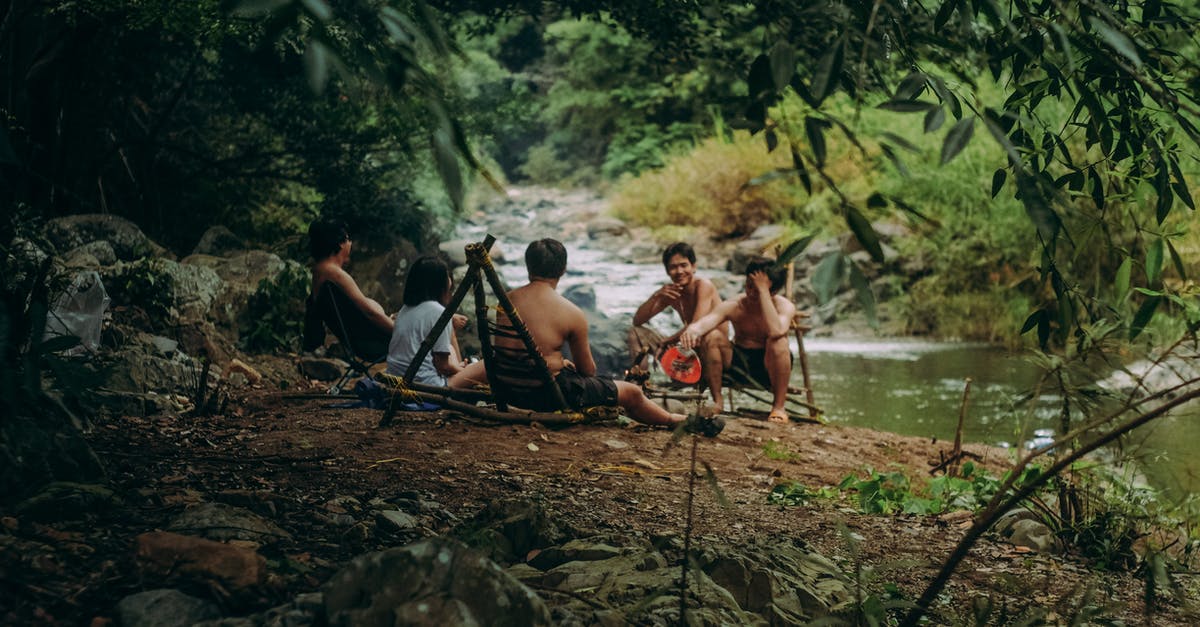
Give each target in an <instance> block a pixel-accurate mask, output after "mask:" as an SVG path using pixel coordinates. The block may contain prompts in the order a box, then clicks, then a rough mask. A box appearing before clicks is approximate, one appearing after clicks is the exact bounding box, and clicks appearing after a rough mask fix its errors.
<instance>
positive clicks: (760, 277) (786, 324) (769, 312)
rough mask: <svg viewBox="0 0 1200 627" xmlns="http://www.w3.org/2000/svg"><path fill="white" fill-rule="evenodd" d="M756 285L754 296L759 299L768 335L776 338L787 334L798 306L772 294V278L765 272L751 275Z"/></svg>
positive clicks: (751, 280)
mask: <svg viewBox="0 0 1200 627" xmlns="http://www.w3.org/2000/svg"><path fill="white" fill-rule="evenodd" d="M750 282H751V283H752V284H753V285H754V288H755V289H754V292H755V293H754V296H753V298H757V299H758V304H759V309H760V310H761V311H762V315H763V323H764V325H765V326H766V327H767V337H768V338H770V339H774V338H777V337H783V336H785V335H787V333H788V329H789V328H790V327H791V324H792V316H794V315H795V314H796V306H795V305H793V304H792V302H791V301H789V300H788V299H786V298H784V297H782V296H779V297H776V296H775V295H772V294H771V279H769V278H767V275H766V273H765V272H754V273H752V274H751V275H750Z"/></svg>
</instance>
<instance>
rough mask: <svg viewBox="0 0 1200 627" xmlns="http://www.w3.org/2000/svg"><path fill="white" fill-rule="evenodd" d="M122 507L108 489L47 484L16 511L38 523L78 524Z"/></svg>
mask: <svg viewBox="0 0 1200 627" xmlns="http://www.w3.org/2000/svg"><path fill="white" fill-rule="evenodd" d="M120 506H121V499H119V498H117V495H116V494H115V493H113V491H112V490H111V489H109V488H108V487H107V486H103V485H99V484H95V483H75V482H71V481H58V482H54V483H50V484H47V485H46V486H45V487H43V488H42V489H41V491H39V492H38V493H37V494H35V495H33V496H31V497H29V498H27V499H25V500H24V501H22V502H21V503H20V504H18V505H17V506H16V508H14V510H13V511H14V512H15V513H16V514H18V515H20V516H22V517H25V518H29V519H31V520H35V521H52V520H79V519H81V518H84V517H86V516H88V515H91V514H103V513H106V512H110V511H112V510H115V509H117V508H119V507H120Z"/></svg>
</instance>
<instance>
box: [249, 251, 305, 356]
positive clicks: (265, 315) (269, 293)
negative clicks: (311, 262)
mask: <svg viewBox="0 0 1200 627" xmlns="http://www.w3.org/2000/svg"><path fill="white" fill-rule="evenodd" d="M310 283H311V278H310V277H309V273H308V270H307V269H305V268H304V266H301V265H300V264H294V263H293V264H288V265H287V267H285V268H284V269H283V271H282V272H280V273H279V274H278V275H277V276H275V277H274V278H270V279H263V280H262V281H260V282H259V284H258V289H257V290H256V291H255V292H254V294H253V295H252V296H251V297H250V301H249V303H247V305H246V313H245V318H244V321H243V323H242V324H241V331H240V333H239V337H240V339H241V343H242V347H243V348H244V349H245V350H246V351H250V352H260V353H265V352H273V351H280V350H285V351H296V350H298V349H299V347H300V338H301V336H302V335H303V334H304V311H305V299H306V298H307V297H308V289H309V286H310Z"/></svg>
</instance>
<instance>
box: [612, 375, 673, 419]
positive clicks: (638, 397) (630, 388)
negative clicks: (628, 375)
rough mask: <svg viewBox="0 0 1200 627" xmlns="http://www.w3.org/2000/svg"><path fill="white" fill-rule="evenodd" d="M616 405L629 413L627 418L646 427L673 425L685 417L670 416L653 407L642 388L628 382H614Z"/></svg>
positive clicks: (657, 407) (663, 410)
mask: <svg viewBox="0 0 1200 627" xmlns="http://www.w3.org/2000/svg"><path fill="white" fill-rule="evenodd" d="M615 383H616V384H617V404H618V405H620V406H621V408H622V409H624V410H625V411H627V412H629V417H630V418H633V419H634V420H636V421H638V422H642V423H645V424H648V425H673V424H676V423H679V422H682V421H683V420H686V419H687V417H686V416H684V415H682V414H672V413H670V412H668V411H667V410H665V409H663V408H662V407H659V406H658V405H655V404H654V403H652V402H651V401H650V399H648V398H646V395H645V394H643V393H642V388H640V387H638V386H637V385H634V384H633V383H629V382H628V381H616V382H615Z"/></svg>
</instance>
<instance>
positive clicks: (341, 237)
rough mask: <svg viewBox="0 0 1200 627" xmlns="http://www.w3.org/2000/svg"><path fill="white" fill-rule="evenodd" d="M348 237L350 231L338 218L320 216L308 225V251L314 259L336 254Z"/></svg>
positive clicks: (317, 259)
mask: <svg viewBox="0 0 1200 627" xmlns="http://www.w3.org/2000/svg"><path fill="white" fill-rule="evenodd" d="M348 239H350V232H349V231H347V230H346V224H345V223H344V222H341V221H340V220H333V219H331V218H321V219H319V220H317V221H316V222H313V223H312V224H310V225H309V226H308V252H309V254H311V255H312V258H313V259H314V260H316V261H320V260H322V259H325V258H327V257H331V256H333V255H334V254H336V253H337V251H338V250H341V248H342V242H344V241H346V240H348Z"/></svg>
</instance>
